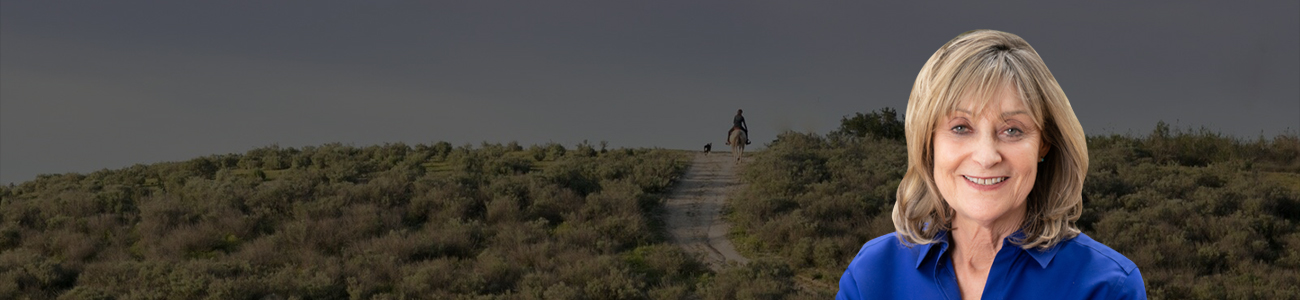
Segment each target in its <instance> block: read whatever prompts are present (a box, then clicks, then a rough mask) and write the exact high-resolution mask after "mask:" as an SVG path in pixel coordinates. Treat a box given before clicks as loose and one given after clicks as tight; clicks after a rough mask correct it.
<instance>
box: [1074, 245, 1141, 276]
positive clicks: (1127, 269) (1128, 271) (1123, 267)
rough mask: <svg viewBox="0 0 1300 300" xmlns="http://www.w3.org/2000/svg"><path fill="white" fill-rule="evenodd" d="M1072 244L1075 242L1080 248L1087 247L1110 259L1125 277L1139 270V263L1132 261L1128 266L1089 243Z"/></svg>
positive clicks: (1116, 252) (1117, 252)
mask: <svg viewBox="0 0 1300 300" xmlns="http://www.w3.org/2000/svg"><path fill="white" fill-rule="evenodd" d="M1072 242H1075V243H1076V244H1079V245H1080V246H1084V247H1087V248H1088V250H1092V251H1093V252H1096V253H1097V254H1099V255H1101V256H1104V257H1106V258H1108V259H1110V261H1111V262H1113V263H1115V265H1116V266H1118V267H1119V269H1120V270H1122V271H1124V275H1131V274H1133V270H1136V269H1137V263H1134V262H1133V261H1131V260H1130V261H1129V262H1128V263H1127V264H1125V263H1124V262H1123V261H1120V258H1116V257H1114V256H1112V255H1110V254H1109V253H1106V251H1102V250H1101V249H1097V248H1096V247H1093V246H1092V245H1089V244H1087V243H1079V242H1077V241H1072ZM1110 250H1111V251H1112V252H1115V254H1119V251H1115V249H1110ZM1121 258H1123V259H1124V260H1128V258H1125V257H1122V256H1121Z"/></svg>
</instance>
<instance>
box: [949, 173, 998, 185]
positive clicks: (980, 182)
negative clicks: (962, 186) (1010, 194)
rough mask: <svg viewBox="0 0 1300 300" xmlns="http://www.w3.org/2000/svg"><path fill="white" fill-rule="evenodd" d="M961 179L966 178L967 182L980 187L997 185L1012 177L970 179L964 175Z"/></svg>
mask: <svg viewBox="0 0 1300 300" xmlns="http://www.w3.org/2000/svg"><path fill="white" fill-rule="evenodd" d="M961 177H965V178H966V181H970V182H971V183H974V184H978V185H995V184H998V183H1000V182H1002V181H1003V180H1007V178H1010V177H991V178H976V177H970V176H966V175H962V176H961Z"/></svg>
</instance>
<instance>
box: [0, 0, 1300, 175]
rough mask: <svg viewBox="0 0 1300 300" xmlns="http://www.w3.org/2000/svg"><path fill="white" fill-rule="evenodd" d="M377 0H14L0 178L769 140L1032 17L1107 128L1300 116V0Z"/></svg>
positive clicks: (1279, 125)
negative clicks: (442, 146)
mask: <svg viewBox="0 0 1300 300" xmlns="http://www.w3.org/2000/svg"><path fill="white" fill-rule="evenodd" d="M372 2H375V1H300V2H292V1H211V3H209V2H196V1H156V2H135V1H8V0H4V1H2V2H0V183H9V182H21V181H26V180H30V179H32V178H34V177H35V176H36V175H37V174H43V173H63V172H83V173H84V172H91V171H95V170H99V169H103V168H110V169H111V168H121V167H126V166H130V165H132V164H136V163H154V162H160V161H174V160H184V159H189V158H194V157H199V156H204V155H211V154H224V153H243V152H245V151H247V150H249V149H252V148H256V147H262V146H268V145H272V144H278V145H280V146H285V147H302V146H308V145H320V144H324V143H331V142H342V143H344V144H353V145H356V146H365V145H372V144H382V143H390V142H405V143H408V144H415V143H431V142H435V141H448V142H452V143H453V144H455V145H463V144H465V143H473V144H475V145H477V144H478V143H480V142H483V141H487V142H493V143H497V142H501V143H504V142H510V141H518V142H520V143H522V144H537V143H547V142H557V143H561V144H564V145H566V146H570V147H571V146H572V145H575V144H577V143H579V142H581V141H582V140H589V141H591V142H593V143H597V142H599V141H608V142H609V144H610V146H612V147H663V148H675V149H695V148H699V147H700V146H703V145H704V144H705V143H709V142H712V143H714V144H715V146H720V145H721V144H722V142H723V139H724V134H725V133H726V129H727V128H729V126H730V122H731V117H732V115H734V113H735V110H736V109H738V108H743V109H745V115H746V117H747V118H748V121H749V125H750V127H751V131H752V136H753V138H754V140H755V141H756V142H755V144H756V145H757V144H761V143H760V142H768V141H771V140H772V139H773V138H775V136H776V134H777V133H779V132H780V131H784V130H797V131H805V132H819V133H824V132H828V131H830V130H833V129H834V128H835V127H836V126H838V122H839V119H840V118H841V117H843V116H845V115H849V114H852V113H854V112H867V111H872V110H875V109H879V108H882V107H894V108H898V109H899V110H902V108H904V107H905V106H906V104H907V103H906V102H907V95H908V93H909V91H910V89H911V85H912V82H913V80H915V78H916V74H917V72H918V71H919V70H920V67H921V65H922V64H924V63H925V60H926V59H927V58H929V56H930V55H931V54H932V53H934V51H935V50H936V49H938V47H939V46H941V45H943V43H944V42H947V41H948V40H949V39H951V38H952V37H954V36H956V35H957V34H958V33H961V32H964V31H967V30H971V29H980V28H987V29H997V30H1003V31H1007V32H1011V33H1015V34H1018V35H1020V36H1021V37H1023V38H1025V39H1026V40H1027V41H1029V43H1030V44H1031V45H1033V46H1034V48H1035V49H1037V50H1038V52H1039V54H1040V55H1041V56H1042V57H1043V59H1044V60H1045V61H1046V62H1047V66H1048V67H1049V68H1050V69H1051V70H1052V73H1053V74H1054V75H1055V76H1056V78H1057V79H1058V80H1059V82H1060V83H1061V85H1062V87H1063V88H1064V89H1065V92H1066V95H1067V96H1069V98H1070V100H1071V104H1072V105H1073V106H1074V108H1075V112H1076V113H1077V114H1078V116H1079V119H1080V121H1081V122H1082V123H1083V126H1084V129H1085V130H1086V131H1087V132H1088V134H1102V133H1121V134H1124V133H1132V134H1136V135H1145V134H1146V133H1147V132H1150V130H1151V129H1152V128H1153V127H1154V125H1155V123H1156V122H1157V121H1159V120H1165V121H1167V122H1169V123H1172V124H1175V125H1176V126H1179V127H1195V128H1199V127H1201V126H1204V127H1206V128H1210V129H1212V130H1216V131H1220V132H1222V133H1225V134H1231V135H1235V136H1240V137H1249V138H1255V137H1258V136H1259V135H1261V134H1263V135H1265V136H1268V137H1271V136H1273V135H1276V134H1279V133H1284V132H1295V131H1296V130H1297V129H1300V83H1298V82H1300V13H1297V12H1300V1H1258V2H1260V3H1228V1H1223V2H1224V3H1203V4H1198V3H1185V2H1184V1H1179V2H1170V3H1164V4H1153V3H1145V1H1141V3H1127V2H1115V3H1111V4H1097V3H1094V2H1079V3H1078V4H1075V3H1057V2H1060V1H1045V2H1049V3H1037V2H1030V1H1020V2H1022V3H1018V4H1015V5H986V4H943V5H938V4H927V2H923V1H917V2H920V3H910V2H909V3H885V4H879V3H874V2H876V1H870V2H873V3H860V2H868V1H783V2H766V1H764V2H753V1H727V2H715V1H577V2H571V1H508V2H502V1H403V2H396V1H390V2H385V3H386V4H382V5H374V4H371V3H372ZM1076 2H1078V1H1076ZM1134 2H1137V1H1134ZM1193 2H1199V1H1193ZM1241 2H1247V1H1241ZM1249 2H1256V1H1249ZM361 3H366V4H361Z"/></svg>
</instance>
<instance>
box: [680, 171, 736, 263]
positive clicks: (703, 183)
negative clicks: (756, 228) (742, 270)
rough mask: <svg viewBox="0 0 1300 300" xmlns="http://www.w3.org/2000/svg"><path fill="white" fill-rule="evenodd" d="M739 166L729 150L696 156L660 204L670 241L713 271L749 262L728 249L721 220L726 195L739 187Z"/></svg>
mask: <svg viewBox="0 0 1300 300" xmlns="http://www.w3.org/2000/svg"><path fill="white" fill-rule="evenodd" d="M741 164H744V162H743V161H742V162H741ZM739 167H740V165H738V164H736V161H735V160H733V158H732V156H731V153H730V151H726V152H722V153H717V152H715V153H712V154H708V155H705V154H702V153H701V154H697V155H696V156H695V161H694V162H692V163H691V166H690V167H689V168H687V169H686V175H684V176H682V179H681V181H679V182H678V183H677V186H676V187H674V188H673V191H672V194H671V195H670V196H669V197H668V200H667V201H666V203H665V205H664V206H665V208H666V209H667V212H668V219H667V227H668V232H669V234H670V235H671V236H672V239H673V242H675V243H677V244H678V245H681V246H682V248H683V249H686V251H687V252H688V253H691V254H693V255H695V256H696V257H697V258H700V259H701V260H702V261H704V262H705V263H708V264H709V267H710V268H713V269H714V270H719V269H721V268H722V266H725V265H727V264H728V263H731V262H735V263H740V264H744V263H748V262H749V259H746V258H745V257H744V256H741V255H740V253H737V252H736V248H735V247H732V245H731V241H730V240H728V239H727V232H728V230H729V228H730V226H729V225H728V224H727V223H726V222H724V221H723V220H722V206H723V203H726V200H727V193H728V192H730V191H731V190H733V189H736V188H739V187H740V186H739V181H738V180H736V170H738V169H739Z"/></svg>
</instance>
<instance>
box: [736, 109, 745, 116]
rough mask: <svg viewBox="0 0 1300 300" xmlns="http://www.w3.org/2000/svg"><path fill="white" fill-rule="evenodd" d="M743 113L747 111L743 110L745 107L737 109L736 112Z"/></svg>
mask: <svg viewBox="0 0 1300 300" xmlns="http://www.w3.org/2000/svg"><path fill="white" fill-rule="evenodd" d="M742 113H745V110H743V109H737V110H736V114H737V115H739V114H742Z"/></svg>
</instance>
